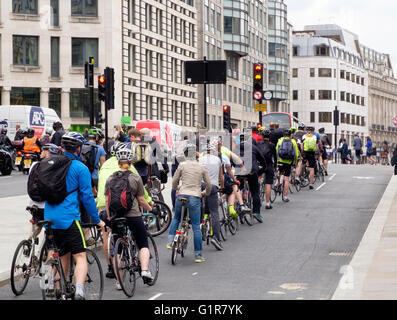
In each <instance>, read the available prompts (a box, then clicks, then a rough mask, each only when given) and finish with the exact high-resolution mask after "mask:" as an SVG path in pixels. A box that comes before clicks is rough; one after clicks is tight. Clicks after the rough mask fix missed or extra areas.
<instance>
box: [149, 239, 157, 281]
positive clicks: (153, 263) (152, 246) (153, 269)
mask: <svg viewBox="0 0 397 320" xmlns="http://www.w3.org/2000/svg"><path fill="white" fill-rule="evenodd" d="M148 244H149V252H150V260H149V271H150V273H151V274H152V276H153V281H152V282H151V283H150V284H149V283H148V285H149V286H153V285H154V284H155V283H156V281H157V278H158V275H159V270H160V259H159V253H158V251H157V245H156V242H154V239H153V237H152V236H151V235H150V234H148Z"/></svg>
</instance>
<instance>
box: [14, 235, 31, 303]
mask: <svg viewBox="0 0 397 320" xmlns="http://www.w3.org/2000/svg"><path fill="white" fill-rule="evenodd" d="M32 251H33V250H32V244H31V242H29V241H28V240H22V241H21V242H20V243H19V244H18V246H17V248H16V249H15V253H14V257H13V259H12V264H11V278H10V279H11V289H12V292H13V293H14V294H15V295H16V296H19V295H21V294H22V293H23V291H24V290H25V289H26V286H27V285H28V281H29V277H30V269H31V261H32V258H31V253H32Z"/></svg>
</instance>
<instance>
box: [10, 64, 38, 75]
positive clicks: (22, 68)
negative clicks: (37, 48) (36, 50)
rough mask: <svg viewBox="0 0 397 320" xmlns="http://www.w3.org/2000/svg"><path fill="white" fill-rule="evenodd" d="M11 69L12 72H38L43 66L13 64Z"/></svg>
mask: <svg viewBox="0 0 397 320" xmlns="http://www.w3.org/2000/svg"><path fill="white" fill-rule="evenodd" d="M10 71H11V72H32V73H38V72H42V68H41V66H20V65H14V64H12V65H11V66H10Z"/></svg>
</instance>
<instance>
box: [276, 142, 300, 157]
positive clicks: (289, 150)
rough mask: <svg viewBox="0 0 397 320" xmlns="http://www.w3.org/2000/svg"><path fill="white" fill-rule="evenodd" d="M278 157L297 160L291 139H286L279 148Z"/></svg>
mask: <svg viewBox="0 0 397 320" xmlns="http://www.w3.org/2000/svg"><path fill="white" fill-rule="evenodd" d="M278 156H279V157H280V158H281V159H283V160H295V157H296V154H295V148H294V144H293V143H292V141H291V139H288V138H285V139H283V141H282V142H281V145H280V147H279V148H278Z"/></svg>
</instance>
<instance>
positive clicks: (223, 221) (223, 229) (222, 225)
mask: <svg viewBox="0 0 397 320" xmlns="http://www.w3.org/2000/svg"><path fill="white" fill-rule="evenodd" d="M220 210H221V217H222V218H221V220H220V221H219V225H220V229H221V230H220V231H221V238H222V240H223V241H226V240H227V230H228V226H227V225H228V222H227V217H226V213H225V208H224V207H223V205H221V206H220Z"/></svg>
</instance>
